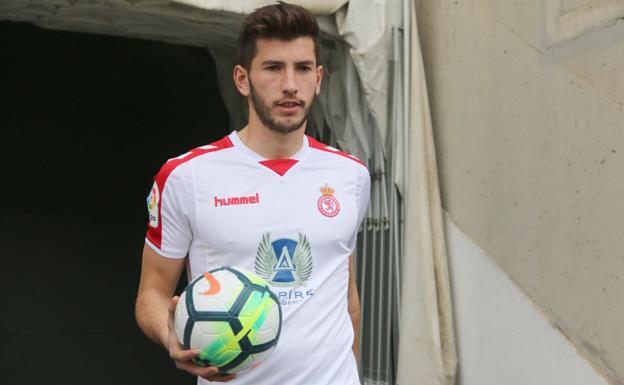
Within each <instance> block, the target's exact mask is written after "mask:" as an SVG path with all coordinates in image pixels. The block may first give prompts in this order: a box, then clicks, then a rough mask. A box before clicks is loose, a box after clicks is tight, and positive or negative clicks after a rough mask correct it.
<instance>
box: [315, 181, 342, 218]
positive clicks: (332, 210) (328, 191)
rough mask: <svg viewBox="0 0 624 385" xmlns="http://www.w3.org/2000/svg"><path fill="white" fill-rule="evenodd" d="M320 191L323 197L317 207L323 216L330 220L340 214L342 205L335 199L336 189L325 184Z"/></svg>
mask: <svg viewBox="0 0 624 385" xmlns="http://www.w3.org/2000/svg"><path fill="white" fill-rule="evenodd" d="M319 190H320V191H321V194H322V195H321V197H320V198H319V200H318V202H317V204H316V205H317V206H318V209H319V211H320V212H321V214H323V215H325V216H326V217H329V218H333V217H335V216H336V215H338V213H339V212H340V203H338V199H336V198H335V197H334V189H333V188H331V187H329V186H328V185H327V183H325V186H323V187H321V188H320V189H319Z"/></svg>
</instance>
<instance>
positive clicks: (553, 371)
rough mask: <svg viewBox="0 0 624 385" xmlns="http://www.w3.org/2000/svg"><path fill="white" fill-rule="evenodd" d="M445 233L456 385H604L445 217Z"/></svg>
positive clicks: (602, 380)
mask: <svg viewBox="0 0 624 385" xmlns="http://www.w3.org/2000/svg"><path fill="white" fill-rule="evenodd" d="M445 230H446V239H447V247H448V255H449V270H450V273H451V279H452V280H453V288H452V291H453V297H454V299H455V309H454V311H455V321H456V323H455V329H456V331H457V334H456V336H457V341H456V342H457V348H458V349H457V352H458V354H459V362H460V366H459V373H458V380H457V384H456V385H501V384H504V385H564V384H565V385H607V382H606V380H605V379H604V378H602V377H601V376H600V374H598V373H597V372H596V370H594V369H593V368H592V367H591V365H590V364H589V363H588V362H587V361H586V360H585V359H584V358H583V357H582V356H581V355H579V353H578V351H577V350H576V349H575V348H574V346H573V344H572V343H571V342H570V341H569V340H568V339H567V338H565V336H564V335H563V334H562V333H561V331H560V330H559V329H557V328H556V327H553V325H552V324H550V322H548V320H547V319H546V317H544V314H543V313H542V312H541V311H540V310H539V309H537V308H536V307H535V306H534V304H533V302H532V301H531V300H530V299H529V298H528V297H527V296H526V294H524V293H523V292H522V291H521V290H520V289H519V288H518V287H517V286H516V285H515V284H514V283H513V282H512V281H511V280H510V279H509V276H508V275H507V274H505V272H504V271H502V270H501V269H500V268H499V267H498V266H496V264H495V263H494V261H493V260H492V259H491V258H490V257H488V256H486V255H485V254H483V251H482V250H480V249H479V247H478V246H477V245H476V244H475V243H474V242H472V241H471V240H470V239H469V238H468V237H467V236H466V234H464V233H463V232H462V230H461V229H460V228H459V227H457V225H456V224H455V223H453V221H452V220H451V219H450V218H448V217H447V218H446V221H445Z"/></svg>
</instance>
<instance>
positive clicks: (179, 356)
mask: <svg viewBox="0 0 624 385" xmlns="http://www.w3.org/2000/svg"><path fill="white" fill-rule="evenodd" d="M178 299H179V297H178V296H175V297H173V298H172V299H171V303H169V319H168V322H167V326H168V329H169V337H168V340H167V350H169V356H170V357H171V359H172V360H173V362H174V363H175V365H176V367H177V368H178V369H180V370H184V371H186V372H188V373H190V374H192V375H194V376H199V377H202V378H205V379H206V380H208V381H215V382H227V381H230V380H233V379H234V378H236V374H227V375H224V374H219V368H217V367H216V366H206V367H203V366H199V365H196V364H195V363H194V362H193V359H194V358H196V357H198V356H199V351H198V350H196V349H188V350H184V349H182V346H181V345H180V343H179V342H178V338H177V337H176V332H175V327H174V326H173V319H174V315H175V309H176V305H177V304H178Z"/></svg>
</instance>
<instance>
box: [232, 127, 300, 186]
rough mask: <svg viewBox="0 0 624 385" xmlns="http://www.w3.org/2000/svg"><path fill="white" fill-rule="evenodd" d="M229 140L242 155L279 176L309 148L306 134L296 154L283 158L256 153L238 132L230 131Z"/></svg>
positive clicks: (297, 161) (298, 160)
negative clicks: (267, 157)
mask: <svg viewBox="0 0 624 385" xmlns="http://www.w3.org/2000/svg"><path fill="white" fill-rule="evenodd" d="M228 137H229V138H230V141H231V142H232V144H233V145H234V149H235V150H236V151H237V152H238V153H239V154H241V155H242V156H243V157H245V158H247V159H248V160H250V161H252V162H253V163H255V164H258V165H260V166H262V167H266V168H268V169H270V170H272V171H273V172H275V173H276V174H278V175H280V176H284V174H286V172H287V171H288V170H290V168H291V167H293V166H294V165H296V164H297V163H299V162H300V161H301V160H303V159H304V158H305V156H306V155H307V154H308V151H309V149H310V143H309V141H308V137H307V135H304V137H303V143H302V146H301V149H299V151H297V153H296V154H294V155H293V156H291V157H290V158H285V159H266V158H264V157H262V156H260V155H259V154H258V153H256V152H254V151H253V150H252V149H250V148H249V147H247V146H246V145H245V144H244V143H243V142H242V141H241V140H240V138H239V137H238V132H236V131H232V133H231V134H230V135H229V136H228Z"/></svg>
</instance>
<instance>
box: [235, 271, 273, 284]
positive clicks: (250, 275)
mask: <svg viewBox="0 0 624 385" xmlns="http://www.w3.org/2000/svg"><path fill="white" fill-rule="evenodd" d="M241 273H242V274H243V275H244V276H245V277H247V279H249V280H250V281H251V283H253V284H255V285H258V286H268V284H267V281H266V280H265V279H264V278H261V277H258V276H257V275H255V274H253V273H250V272H248V271H241Z"/></svg>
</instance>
